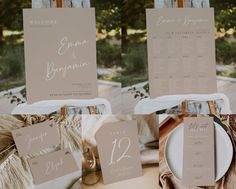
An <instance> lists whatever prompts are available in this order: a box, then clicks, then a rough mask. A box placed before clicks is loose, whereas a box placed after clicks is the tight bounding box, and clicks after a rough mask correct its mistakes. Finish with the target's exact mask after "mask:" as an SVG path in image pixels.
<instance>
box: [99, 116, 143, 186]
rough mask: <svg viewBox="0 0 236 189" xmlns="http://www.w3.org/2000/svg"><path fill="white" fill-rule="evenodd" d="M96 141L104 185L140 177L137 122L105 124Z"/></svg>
mask: <svg viewBox="0 0 236 189" xmlns="http://www.w3.org/2000/svg"><path fill="white" fill-rule="evenodd" d="M96 141H97V146H98V153H99V158H100V162H101V168H102V175H103V180H104V183H105V184H110V183H114V182H118V181H122V180H127V179H131V178H135V177H139V176H142V166H141V158H140V151H139V143H138V130H137V121H134V120H133V121H120V122H114V123H106V124H104V125H103V126H102V127H101V128H100V129H99V130H98V131H97V133H96Z"/></svg>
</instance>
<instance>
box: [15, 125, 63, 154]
mask: <svg viewBox="0 0 236 189" xmlns="http://www.w3.org/2000/svg"><path fill="white" fill-rule="evenodd" d="M12 135H13V138H14V141H15V143H16V147H17V150H18V152H19V155H20V156H25V155H28V154H32V153H36V152H39V151H40V150H43V149H45V148H48V147H52V146H55V145H58V144H60V136H59V132H58V130H57V126H56V123H55V121H54V120H50V121H45V122H42V123H38V124H34V125H31V126H28V127H23V128H20V129H16V130H13V131H12Z"/></svg>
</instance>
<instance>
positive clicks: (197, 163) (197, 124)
mask: <svg viewBox="0 0 236 189" xmlns="http://www.w3.org/2000/svg"><path fill="white" fill-rule="evenodd" d="M182 183H183V185H184V186H188V187H194V186H213V185H214V184H215V139H214V122H213V118H212V117H195V118H185V119H184V148H183V178H182Z"/></svg>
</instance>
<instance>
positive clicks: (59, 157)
mask: <svg viewBox="0 0 236 189" xmlns="http://www.w3.org/2000/svg"><path fill="white" fill-rule="evenodd" d="M28 162H29V165H30V169H31V172H32V175H33V179H34V184H36V185H38V184H42V183H44V182H47V181H50V180H53V179H55V178H58V177H61V176H64V175H67V174H70V173H73V172H75V171H78V170H79V168H78V165H77V163H76V161H75V159H74V156H73V154H72V153H71V152H70V150H69V149H63V150H60V151H56V152H52V153H49V154H46V155H43V156H38V157H36V158H32V159H29V160H28Z"/></svg>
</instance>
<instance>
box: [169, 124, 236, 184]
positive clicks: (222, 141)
mask: <svg viewBox="0 0 236 189" xmlns="http://www.w3.org/2000/svg"><path fill="white" fill-rule="evenodd" d="M183 135H184V127H183V123H182V124H181V125H179V126H178V127H176V128H175V129H174V130H173V131H172V132H171V133H170V134H169V136H168V138H167V141H166V145H165V159H166V162H167V165H168V167H169V169H170V171H171V172H172V173H173V175H174V176H175V177H176V178H177V179H178V180H181V179H182V167H183ZM215 141H216V143H215V144H216V148H215V151H216V174H215V180H216V181H217V180H219V179H220V178H221V177H223V176H224V175H225V173H226V172H227V170H228V169H229V166H230V164H231V161H232V158H233V146H232V143H231V140H230V138H229V136H228V134H227V133H226V132H225V130H224V129H223V128H222V127H221V126H220V125H219V124H218V123H215Z"/></svg>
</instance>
